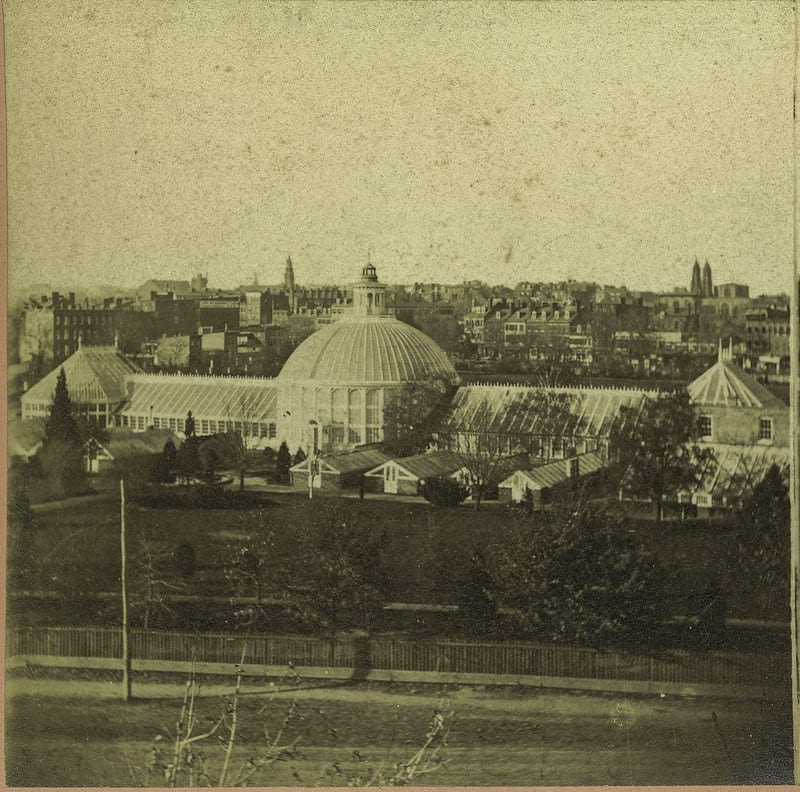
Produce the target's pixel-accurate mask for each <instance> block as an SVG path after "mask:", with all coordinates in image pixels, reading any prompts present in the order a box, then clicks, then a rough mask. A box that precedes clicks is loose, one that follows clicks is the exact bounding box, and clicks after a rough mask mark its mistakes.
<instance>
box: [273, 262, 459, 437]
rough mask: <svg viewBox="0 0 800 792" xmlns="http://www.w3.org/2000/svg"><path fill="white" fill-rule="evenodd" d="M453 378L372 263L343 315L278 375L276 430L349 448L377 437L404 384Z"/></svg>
mask: <svg viewBox="0 0 800 792" xmlns="http://www.w3.org/2000/svg"><path fill="white" fill-rule="evenodd" d="M435 381H441V382H443V383H447V384H449V385H455V384H457V383H458V375H457V374H456V372H455V369H454V368H453V366H452V364H451V363H450V361H449V360H448V358H447V355H445V353H444V351H443V350H442V349H441V347H439V346H438V345H437V344H436V343H435V342H434V341H433V340H431V339H430V338H428V336H426V335H425V334H424V333H421V332H420V331H419V330H417V329H416V328H414V327H411V326H410V325H408V324H406V323H405V322H401V321H399V320H398V319H396V318H395V316H394V315H393V314H392V313H391V312H390V310H389V307H388V306H387V304H386V286H385V285H384V284H382V283H380V282H379V281H378V276H377V273H376V271H375V267H374V266H372V265H371V264H369V265H367V266H366V267H364V269H363V270H362V272H361V278H360V280H359V281H358V283H356V284H355V285H354V286H353V305H352V308H351V309H350V312H349V314H348V315H346V316H345V317H344V318H342V319H341V320H340V321H338V322H335V323H333V324H330V325H327V326H326V327H323V328H322V329H320V330H318V331H317V332H315V333H314V334H313V335H311V336H309V337H308V338H307V339H306V340H305V341H304V342H303V343H302V344H300V346H298V347H297V349H296V350H295V351H294V352H293V353H292V355H291V356H290V357H289V359H288V360H287V361H286V363H285V364H284V366H283V369H282V370H281V372H280V374H279V375H278V377H277V380H276V385H277V386H278V388H277V391H278V421H279V426H280V434H281V435H282V437H284V438H285V439H286V441H287V442H288V444H289V447H290V448H294V447H297V446H302V447H309V448H313V449H316V450H318V451H323V452H326V451H334V450H341V449H348V448H353V447H355V446H358V445H363V444H365V443H377V442H380V441H381V440H382V439H383V425H384V406H385V405H386V404H387V403H388V401H389V399H390V396H391V394H392V392H393V391H397V390H398V389H399V388H401V387H402V386H403V385H404V384H405V383H407V382H429V383H430V382H435Z"/></svg>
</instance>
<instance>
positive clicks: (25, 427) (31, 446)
mask: <svg viewBox="0 0 800 792" xmlns="http://www.w3.org/2000/svg"><path fill="white" fill-rule="evenodd" d="M44 425H45V419H44V418H31V419H29V420H25V421H11V422H10V423H9V424H8V453H9V456H26V457H27V456H31V454H34V453H35V452H36V451H37V450H38V448H39V446H40V445H41V444H42V440H44Z"/></svg>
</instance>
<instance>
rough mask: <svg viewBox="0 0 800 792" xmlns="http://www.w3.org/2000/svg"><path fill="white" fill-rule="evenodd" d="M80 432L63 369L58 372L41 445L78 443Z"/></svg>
mask: <svg viewBox="0 0 800 792" xmlns="http://www.w3.org/2000/svg"><path fill="white" fill-rule="evenodd" d="M81 439H82V438H81V433H80V429H79V427H78V422H77V421H76V420H75V416H74V414H73V411H72V400H71V399H70V396H69V390H68V389H67V375H66V374H65V373H64V369H63V368H62V369H61V371H59V373H58V378H57V379H56V389H55V392H54V394H53V403H52V404H51V405H50V413H49V414H48V416H47V420H46V421H45V425H44V440H43V445H47V444H48V443H54V442H64V443H74V444H76V445H80V443H81Z"/></svg>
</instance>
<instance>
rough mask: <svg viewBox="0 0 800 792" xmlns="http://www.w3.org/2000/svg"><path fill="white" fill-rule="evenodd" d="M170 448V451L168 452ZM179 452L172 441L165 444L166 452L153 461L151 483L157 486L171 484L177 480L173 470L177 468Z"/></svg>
mask: <svg viewBox="0 0 800 792" xmlns="http://www.w3.org/2000/svg"><path fill="white" fill-rule="evenodd" d="M168 447H169V449H171V451H170V450H168ZM176 454H177V452H176V451H175V446H174V445H173V443H172V441H171V440H167V442H166V443H165V444H164V450H163V451H162V452H161V453H160V454H159V455H158V456H157V457H156V458H155V459H154V460H153V465H152V468H151V470H150V481H152V482H153V483H155V484H170V483H171V482H173V481H174V480H175V477H174V475H173V474H172V468H173V467H174V466H175V457H176Z"/></svg>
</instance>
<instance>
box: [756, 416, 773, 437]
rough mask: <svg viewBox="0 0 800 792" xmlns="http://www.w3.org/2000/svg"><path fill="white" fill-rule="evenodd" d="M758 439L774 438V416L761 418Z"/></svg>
mask: <svg viewBox="0 0 800 792" xmlns="http://www.w3.org/2000/svg"><path fill="white" fill-rule="evenodd" d="M758 439H759V440H772V418H761V419H759V421H758Z"/></svg>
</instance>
